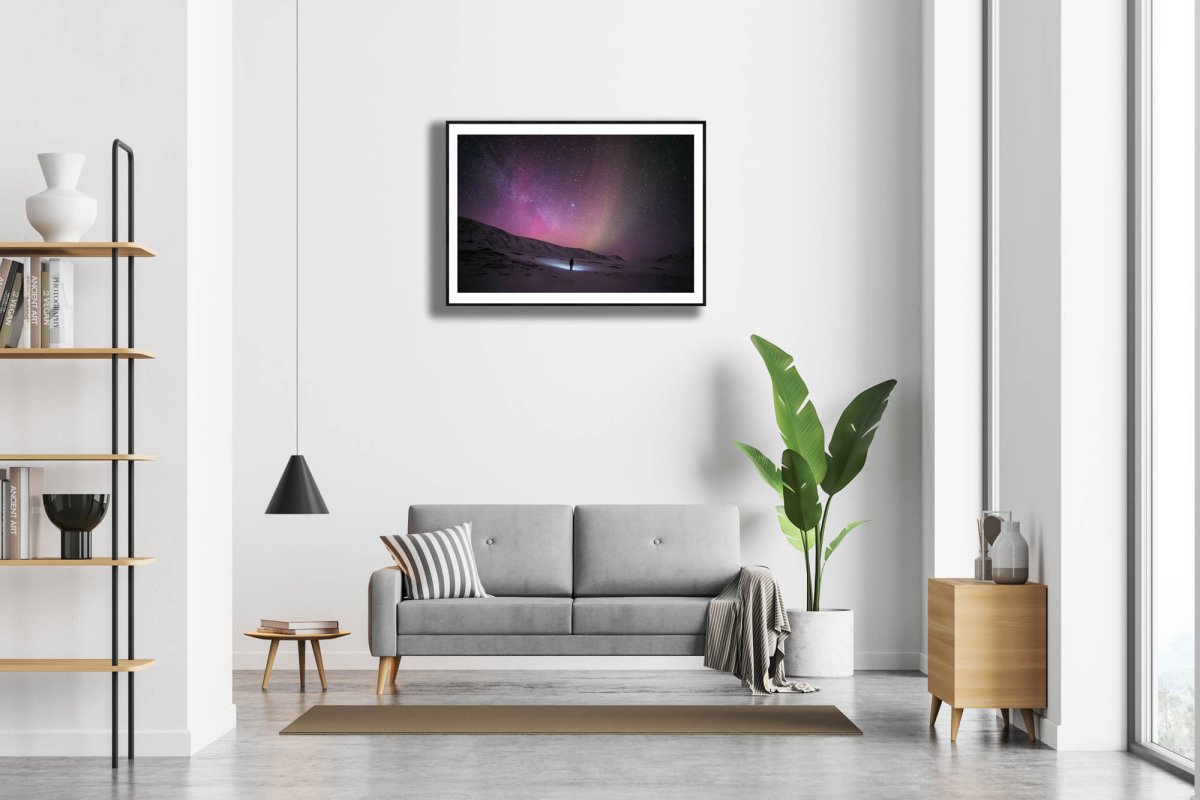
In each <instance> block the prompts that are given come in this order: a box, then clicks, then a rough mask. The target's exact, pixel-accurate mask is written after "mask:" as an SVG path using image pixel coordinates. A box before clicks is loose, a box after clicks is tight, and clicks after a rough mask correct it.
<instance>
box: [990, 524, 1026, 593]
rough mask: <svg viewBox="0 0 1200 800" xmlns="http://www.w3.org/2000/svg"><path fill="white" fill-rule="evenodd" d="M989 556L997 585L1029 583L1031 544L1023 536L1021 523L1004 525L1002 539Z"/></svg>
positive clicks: (993, 578) (1001, 531)
mask: <svg viewBox="0 0 1200 800" xmlns="http://www.w3.org/2000/svg"><path fill="white" fill-rule="evenodd" d="M989 555H990V556H991V557H992V580H993V581H995V582H996V583H1027V582H1028V581H1029V544H1028V542H1026V541H1025V537H1024V536H1022V535H1021V523H1019V522H1005V523H1003V524H1002V525H1001V526H1000V538H999V539H997V540H996V543H995V544H993V545H992V549H991V550H990V551H989Z"/></svg>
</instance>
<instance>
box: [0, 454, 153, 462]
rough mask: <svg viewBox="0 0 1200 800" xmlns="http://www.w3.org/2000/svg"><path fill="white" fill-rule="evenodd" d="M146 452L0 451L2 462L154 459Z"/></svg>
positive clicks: (0, 460)
mask: <svg viewBox="0 0 1200 800" xmlns="http://www.w3.org/2000/svg"><path fill="white" fill-rule="evenodd" d="M153 460H154V456H150V455H146V454H144V453H0V463H7V464H12V463H16V462H21V461H153Z"/></svg>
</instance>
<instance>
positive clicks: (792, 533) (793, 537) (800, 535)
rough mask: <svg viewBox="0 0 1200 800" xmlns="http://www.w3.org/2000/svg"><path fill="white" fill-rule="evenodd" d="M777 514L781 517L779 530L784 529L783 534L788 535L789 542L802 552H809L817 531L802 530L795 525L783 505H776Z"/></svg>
mask: <svg viewBox="0 0 1200 800" xmlns="http://www.w3.org/2000/svg"><path fill="white" fill-rule="evenodd" d="M775 514H776V515H777V516H778V517H779V530H781V531H783V535H784V536H786V537H787V540H788V543H789V544H791V546H792V547H794V548H796V549H797V550H799V551H800V552H801V553H807V552H808V551H809V550H811V549H812V546H813V543H814V541H815V539H816V536H815V533H816V531H802V530H800V529H799V528H797V527H796V526H795V525H793V524H792V521H791V520H790V519H788V518H787V512H785V511H784V510H783V506H775Z"/></svg>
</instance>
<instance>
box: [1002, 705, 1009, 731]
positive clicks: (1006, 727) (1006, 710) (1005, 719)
mask: <svg viewBox="0 0 1200 800" xmlns="http://www.w3.org/2000/svg"><path fill="white" fill-rule="evenodd" d="M1000 716H1002V717H1004V730H1008V709H1007V708H1002V709H1000Z"/></svg>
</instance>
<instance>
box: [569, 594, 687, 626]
mask: <svg viewBox="0 0 1200 800" xmlns="http://www.w3.org/2000/svg"><path fill="white" fill-rule="evenodd" d="M707 618H708V598H707V597H577V598H575V605H574V606H573V608H572V611H571V632H572V633H575V634H592V635H595V634H618V635H622V634H623V635H646V634H703V633H704V630H705V621H706V620H707Z"/></svg>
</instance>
